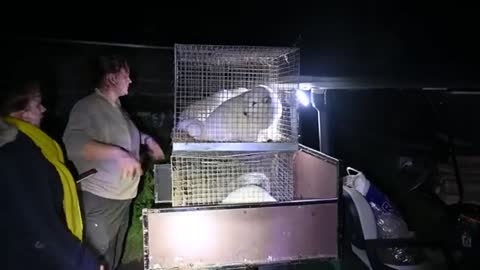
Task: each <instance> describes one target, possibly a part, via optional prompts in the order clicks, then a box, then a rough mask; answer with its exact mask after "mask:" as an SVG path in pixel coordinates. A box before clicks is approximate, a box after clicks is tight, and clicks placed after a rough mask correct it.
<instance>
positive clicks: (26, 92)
mask: <svg viewBox="0 0 480 270" xmlns="http://www.w3.org/2000/svg"><path fill="white" fill-rule="evenodd" d="M45 111H46V109H45V107H43V105H42V94H41V91H40V83H39V82H37V81H35V80H28V81H22V82H20V83H15V84H14V85H13V86H11V87H9V89H8V90H7V93H6V95H5V96H4V97H2V100H1V102H0V116H2V117H3V116H12V117H15V118H18V119H21V120H23V121H26V122H29V123H31V124H33V125H35V126H40V123H41V121H42V118H43V113H44V112H45Z"/></svg>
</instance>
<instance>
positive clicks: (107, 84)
mask: <svg viewBox="0 0 480 270" xmlns="http://www.w3.org/2000/svg"><path fill="white" fill-rule="evenodd" d="M97 72H98V80H97V87H98V88H100V89H102V90H105V91H110V92H113V94H115V95H116V96H118V97H121V96H125V95H127V94H128V87H129V85H130V83H131V82H132V81H131V80H130V67H129V66H128V63H127V60H126V59H125V58H123V57H121V56H118V55H109V56H101V57H99V58H98V61H97Z"/></svg>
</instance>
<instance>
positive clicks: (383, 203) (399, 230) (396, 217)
mask: <svg viewBox="0 0 480 270" xmlns="http://www.w3.org/2000/svg"><path fill="white" fill-rule="evenodd" d="M352 172H353V173H355V174H352ZM347 173H348V175H347V176H346V177H345V182H344V184H345V185H347V186H349V187H351V188H354V189H355V190H357V191H358V192H359V193H361V194H362V195H363V196H364V197H365V199H366V200H367V202H368V203H369V205H370V207H371V208H372V211H373V214H374V216H375V219H376V224H377V233H378V237H379V238H381V239H396V238H410V237H412V234H411V232H410V231H409V230H408V226H407V224H406V223H405V221H404V220H403V218H402V216H401V214H400V212H399V211H398V210H397V209H396V208H395V207H394V205H393V204H392V202H391V201H390V200H389V199H388V197H387V196H386V195H385V194H384V193H383V192H381V191H380V190H379V189H378V188H377V187H375V185H373V184H372V183H371V182H370V181H369V180H368V179H367V178H366V177H365V175H364V174H363V173H362V172H360V171H358V170H355V169H353V168H347ZM420 256H421V252H420V251H419V250H418V249H415V248H408V247H407V248H397V247H393V248H387V249H384V250H382V251H380V257H381V258H382V261H384V262H385V263H390V264H395V265H412V264H416V263H417V262H418V261H419V260H421V257H420Z"/></svg>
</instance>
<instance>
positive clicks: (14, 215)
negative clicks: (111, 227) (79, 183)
mask: <svg viewBox="0 0 480 270" xmlns="http://www.w3.org/2000/svg"><path fill="white" fill-rule="evenodd" d="M11 90H13V91H11V92H9V94H7V96H6V97H3V98H2V99H1V104H0V105H1V107H0V113H1V115H0V164H1V167H0V179H1V180H2V191H3V194H2V197H3V198H5V203H4V209H6V211H5V210H4V211H3V212H4V213H5V214H6V218H2V223H4V224H5V222H6V226H7V227H6V230H7V231H6V232H5V234H6V235H7V249H8V256H7V257H8V258H7V269H68V270H74V269H79V270H80V269H82V270H87V269H92V270H93V269H101V266H100V265H99V263H98V262H97V261H96V259H95V257H94V256H93V254H91V253H90V252H89V251H88V250H86V249H85V248H84V247H82V244H81V241H82V237H83V235H82V232H83V224H82V219H81V212H80V207H79V203H78V196H77V191H76V186H75V182H74V179H73V177H72V175H71V173H70V172H69V170H68V169H67V167H66V166H65V164H64V158H63V153H62V151H61V148H60V147H59V145H58V144H57V143H56V142H55V141H54V140H53V139H51V138H50V137H49V136H48V135H47V134H45V133H44V132H42V131H41V130H40V128H39V126H40V122H41V120H42V116H43V113H44V112H45V108H44V107H43V106H42V97H41V93H40V88H39V85H38V83H36V82H28V83H22V84H21V85H20V86H19V87H15V88H13V89H11Z"/></svg>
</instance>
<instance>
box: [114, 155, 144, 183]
mask: <svg viewBox="0 0 480 270" xmlns="http://www.w3.org/2000/svg"><path fill="white" fill-rule="evenodd" d="M118 153H119V154H118V157H117V158H116V160H117V162H118V163H119V164H120V168H121V169H122V179H132V180H133V179H135V178H139V177H140V176H141V175H142V174H143V171H142V165H141V164H140V162H139V161H138V160H137V159H136V158H134V157H132V156H131V155H130V154H129V153H127V152H126V151H123V150H120V151H119V152H118Z"/></svg>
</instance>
